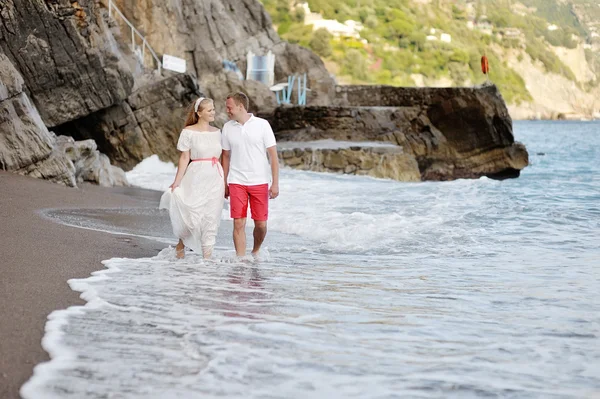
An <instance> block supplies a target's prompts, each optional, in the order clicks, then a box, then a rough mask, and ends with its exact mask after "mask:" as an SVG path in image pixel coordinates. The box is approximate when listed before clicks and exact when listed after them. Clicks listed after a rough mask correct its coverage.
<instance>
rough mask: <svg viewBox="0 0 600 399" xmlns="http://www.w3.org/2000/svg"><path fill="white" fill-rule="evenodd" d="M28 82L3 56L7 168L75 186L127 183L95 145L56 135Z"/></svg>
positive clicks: (0, 114)
mask: <svg viewBox="0 0 600 399" xmlns="http://www.w3.org/2000/svg"><path fill="white" fill-rule="evenodd" d="M23 90H24V81H23V78H22V76H21V75H20V74H19V72H18V71H17V70H16V69H15V67H14V66H13V64H12V63H11V62H10V60H9V59H8V57H6V56H5V55H4V54H2V53H0V132H1V133H2V134H0V166H1V167H2V169H3V170H10V171H14V172H17V173H20V174H23V175H28V176H32V177H37V178H41V179H47V180H51V181H54V182H57V183H60V184H64V185H66V186H70V187H74V186H76V184H77V183H78V182H82V181H91V182H94V183H97V184H100V185H104V186H113V185H127V179H126V178H125V174H124V172H123V171H122V170H121V169H119V168H116V167H114V166H111V165H110V162H109V160H108V157H106V155H102V154H100V153H99V152H98V151H96V144H95V143H94V142H93V141H91V140H90V141H89V142H75V141H74V140H73V139H72V138H71V137H62V136H61V137H58V138H57V137H56V136H55V135H54V134H53V133H52V132H49V131H48V129H47V128H46V126H45V125H44V123H43V121H42V119H41V117H40V115H39V113H38V111H37V109H36V107H35V106H34V105H33V104H32V103H31V102H30V101H29V97H28V96H27V94H26V93H25V92H23Z"/></svg>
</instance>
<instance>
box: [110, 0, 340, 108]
mask: <svg viewBox="0 0 600 399" xmlns="http://www.w3.org/2000/svg"><path fill="white" fill-rule="evenodd" d="M115 3H116V4H117V6H118V7H119V8H120V9H121V10H122V11H123V13H124V14H125V15H126V16H127V17H128V18H129V19H130V20H131V21H132V22H133V24H134V25H135V26H136V27H137V28H138V29H139V30H140V31H141V32H142V33H143V34H144V35H145V36H146V38H147V40H148V43H150V44H151V45H152V47H153V48H154V50H155V51H156V52H157V53H158V54H170V55H174V56H177V57H180V58H183V59H185V60H186V61H187V66H188V72H189V73H191V74H192V75H194V76H195V77H197V79H198V82H199V85H200V87H202V89H203V91H204V92H205V93H206V94H207V95H208V96H210V97H212V98H214V99H215V100H217V101H224V99H225V96H226V95H227V94H228V93H229V92H231V91H234V90H244V91H248V92H249V94H250V97H252V98H255V99H259V98H260V99H261V102H262V103H263V104H261V105H262V107H260V108H259V107H254V109H253V110H254V111H260V112H271V111H272V110H273V109H274V108H275V106H276V102H275V95H274V94H273V93H272V92H271V91H269V89H268V87H266V86H264V85H261V86H256V85H253V83H252V82H251V81H245V80H244V81H240V80H238V78H237V77H235V74H233V73H226V72H225V71H224V69H223V61H224V60H228V61H231V62H234V63H236V65H237V67H238V68H239V70H240V71H242V73H243V74H244V75H245V71H246V55H247V53H248V51H252V52H253V53H254V54H257V55H264V54H266V53H267V52H268V51H269V50H270V51H272V52H273V54H274V55H275V82H280V81H284V80H287V77H288V75H292V74H301V73H305V72H306V73H307V74H308V79H309V82H308V86H309V87H310V88H311V89H312V91H310V92H309V94H308V103H310V104H314V105H328V104H329V103H330V102H331V100H332V99H333V97H334V91H333V90H334V81H333V79H332V78H331V76H330V75H329V72H328V71H327V70H326V68H325V65H324V64H323V62H322V61H321V59H320V58H319V57H318V56H317V55H316V54H314V53H313V52H311V51H310V50H307V49H305V48H302V47H300V46H298V45H295V44H290V43H287V42H284V41H282V40H281V38H280V37H279V36H278V35H277V33H276V32H275V30H274V29H273V26H272V23H271V18H270V16H269V15H268V14H267V13H266V11H265V9H264V7H263V6H262V4H260V2H259V1H257V0H180V1H177V2H165V1H162V0H140V1H135V2H134V1H131V0H116V1H115ZM266 99H269V100H268V101H267V100H266ZM217 111H218V112H220V113H223V111H222V109H217Z"/></svg>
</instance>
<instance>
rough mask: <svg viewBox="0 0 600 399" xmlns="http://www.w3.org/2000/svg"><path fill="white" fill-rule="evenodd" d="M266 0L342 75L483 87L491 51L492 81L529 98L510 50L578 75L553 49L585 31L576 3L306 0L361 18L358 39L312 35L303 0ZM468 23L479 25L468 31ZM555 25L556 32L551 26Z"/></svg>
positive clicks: (283, 28)
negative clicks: (518, 7) (447, 38)
mask: <svg viewBox="0 0 600 399" xmlns="http://www.w3.org/2000/svg"><path fill="white" fill-rule="evenodd" d="M575 1H580V2H586V1H589V0H575ZM262 2H263V4H264V6H265V8H266V10H267V11H268V12H269V14H270V15H271V18H272V19H273V24H274V25H275V27H276V29H277V32H278V33H279V34H280V36H281V37H282V38H283V39H285V40H287V41H289V42H293V43H298V44H300V45H302V46H305V47H308V48H310V49H312V50H313V51H315V53H317V54H319V56H321V57H322V58H323V59H324V60H325V61H328V62H329V64H330V65H337V69H338V70H337V76H338V78H339V79H340V80H343V81H345V82H350V83H355V84H389V85H414V84H415V79H425V81H426V82H430V83H435V82H436V81H440V80H451V81H452V82H454V84H456V85H469V84H477V83H481V82H483V81H484V80H485V77H484V75H483V74H482V72H481V66H480V60H481V56H482V55H484V54H485V55H486V56H487V57H488V59H489V63H490V78H491V80H492V81H493V82H494V83H496V84H497V85H498V87H499V88H500V90H501V92H502V94H503V96H504V98H505V99H506V100H507V101H508V102H511V103H519V102H521V101H529V100H530V99H531V96H530V94H529V93H528V91H527V89H526V87H525V82H524V81H523V79H522V78H521V76H519V75H518V74H517V73H516V72H515V71H514V70H513V69H511V68H510V67H509V66H508V65H507V64H506V62H505V61H504V54H505V53H506V51H509V50H511V49H513V50H514V51H517V52H518V60H519V61H521V60H523V57H524V55H525V54H528V55H529V56H530V57H531V58H532V59H534V60H538V61H539V62H541V63H542V64H543V65H544V67H545V68H546V70H547V71H548V72H552V73H556V74H561V75H563V76H565V77H567V78H568V79H571V80H575V75H574V74H573V72H572V71H571V70H570V69H569V68H568V67H567V66H566V65H564V64H563V63H562V62H561V60H560V59H559V58H558V57H557V56H556V55H555V53H554V52H553V51H552V50H551V49H550V48H549V46H564V47H567V48H575V47H576V46H577V44H578V41H579V39H578V38H580V37H583V36H584V35H585V34H586V32H585V29H584V27H582V26H581V25H580V23H579V21H578V19H577V18H576V17H575V16H574V14H573V13H572V12H571V10H570V7H571V5H569V4H564V3H563V2H561V1H559V0H521V3H522V4H524V5H525V6H527V7H536V8H537V11H536V12H535V13H517V12H514V10H513V9H511V8H510V7H511V6H510V3H509V1H508V0H477V1H476V2H475V4H474V7H467V4H466V1H465V0H433V2H432V3H430V4H416V2H414V1H411V0H307V2H308V4H309V6H310V9H311V11H312V12H316V13H320V14H321V15H322V16H323V18H326V19H335V20H337V21H339V22H342V23H343V22H345V21H346V20H354V21H359V22H361V23H362V24H363V29H362V30H361V31H360V39H356V38H336V37H334V36H333V35H331V34H330V33H328V32H327V31H326V30H325V29H319V30H316V31H314V32H313V31H312V27H311V26H310V25H304V17H305V15H304V10H303V8H302V7H300V6H299V4H300V2H298V3H294V1H293V0H292V1H291V2H290V1H289V0H262ZM513 2H514V1H513ZM486 18H487V20H486ZM468 21H474V22H476V23H479V25H478V27H476V28H474V29H469V28H468V27H467V22H468ZM486 23H487V24H488V26H487V29H488V30H487V31H486V26H485V24H486ZM550 23H552V24H555V25H557V27H558V29H556V30H549V29H548V25H549V24H550ZM490 30H491V31H490ZM442 32H443V33H447V34H450V35H451V37H452V40H451V42H450V43H446V42H443V41H441V40H440V34H441V33H442ZM490 33H491V34H490ZM428 36H435V38H436V40H431V39H432V37H429V38H428ZM590 57H591V56H590Z"/></svg>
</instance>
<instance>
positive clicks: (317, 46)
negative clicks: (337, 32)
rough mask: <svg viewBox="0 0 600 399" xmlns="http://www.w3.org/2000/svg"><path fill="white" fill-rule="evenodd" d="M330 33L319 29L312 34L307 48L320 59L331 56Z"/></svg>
mask: <svg viewBox="0 0 600 399" xmlns="http://www.w3.org/2000/svg"><path fill="white" fill-rule="evenodd" d="M331 38H332V36H331V33H329V32H328V31H327V29H325V28H319V29H317V30H316V31H314V32H313V35H312V38H311V39H310V43H309V44H308V46H309V47H310V48H311V49H312V50H313V51H314V52H315V53H317V54H318V55H320V56H321V57H329V56H330V55H331Z"/></svg>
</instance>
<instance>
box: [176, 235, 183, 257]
mask: <svg viewBox="0 0 600 399" xmlns="http://www.w3.org/2000/svg"><path fill="white" fill-rule="evenodd" d="M175 257H176V258H177V259H183V258H184V257H185V245H183V241H182V240H181V239H179V242H178V243H177V246H176V247H175Z"/></svg>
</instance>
